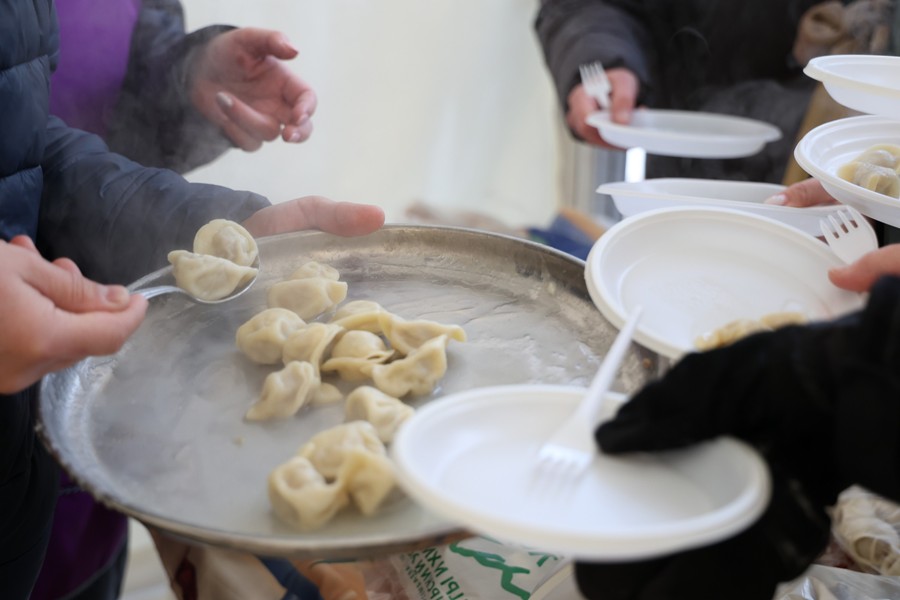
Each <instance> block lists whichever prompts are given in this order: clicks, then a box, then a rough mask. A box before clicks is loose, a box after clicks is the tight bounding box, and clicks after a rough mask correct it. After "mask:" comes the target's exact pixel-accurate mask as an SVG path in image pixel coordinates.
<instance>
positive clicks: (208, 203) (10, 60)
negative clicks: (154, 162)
mask: <svg viewBox="0 0 900 600" xmlns="http://www.w3.org/2000/svg"><path fill="white" fill-rule="evenodd" d="M57 41H58V40H57V29H56V17H55V13H54V10H53V5H52V2H51V0H0V238H2V239H4V240H8V239H10V238H12V237H13V236H15V235H17V234H26V235H29V236H30V237H32V239H35V240H36V242H37V245H38V249H39V250H40V251H41V253H42V254H43V255H44V257H46V258H47V259H55V258H58V257H63V256H66V257H69V258H71V259H72V260H74V261H75V262H76V264H78V265H79V267H81V269H82V271H83V272H84V273H85V274H86V275H87V276H89V277H92V278H94V279H97V280H100V281H104V282H118V283H128V282H130V281H133V280H135V279H137V278H138V277H140V276H142V275H144V274H146V273H148V272H150V271H152V270H155V269H157V268H159V267H161V266H163V265H164V264H165V257H166V253H167V252H168V251H169V250H171V249H173V248H187V247H190V245H191V243H192V240H193V236H194V233H195V232H196V230H197V229H198V228H199V227H200V226H202V225H203V224H204V223H206V222H208V221H210V220H211V219H213V218H217V217H221V218H228V219H233V220H236V221H242V220H244V219H245V218H247V217H248V216H249V215H251V214H252V213H253V212H255V211H256V210H258V209H259V208H261V207H263V206H266V205H267V204H268V202H267V200H266V199H265V198H262V197H260V196H258V195H255V194H252V193H249V192H236V191H232V190H229V189H226V188H221V187H217V186H210V185H201V184H191V183H188V182H186V181H185V180H184V179H183V178H181V177H180V176H178V175H177V174H175V173H173V172H171V171H165V170H159V169H148V168H144V167H141V166H140V165H138V164H137V163H134V162H132V161H130V160H128V159H126V158H124V157H122V156H119V155H116V154H112V153H110V152H109V150H108V149H107V147H106V145H105V144H104V143H103V141H102V140H100V138H98V137H95V136H93V135H89V134H86V133H83V132H80V131H77V130H73V129H69V128H68V127H66V126H65V125H64V124H63V123H62V122H61V121H59V120H58V119H54V118H52V117H48V108H47V107H48V93H49V77H50V70H51V68H52V65H53V63H54V61H55V59H56V52H57ZM2 267H3V265H0V268H2ZM0 310H4V308H3V307H2V306H0ZM0 334H2V332H0ZM33 396H34V388H32V389H31V390H27V391H26V392H23V393H21V394H17V395H14V396H0V590H2V593H3V596H4V598H7V597H8V598H13V599H15V598H19V597H25V596H23V595H22V594H19V593H18V591H19V590H21V589H22V588H15V587H13V586H14V585H26V586H27V587H25V588H24V589H25V590H26V592H24V593H25V594H27V589H28V588H29V587H30V582H31V580H32V579H33V576H34V573H35V570H36V567H37V565H38V564H39V561H40V557H41V554H42V550H41V543H42V540H41V535H42V534H43V533H44V532H45V531H46V530H47V526H48V525H49V519H50V517H51V513H52V509H53V504H54V501H55V490H56V484H57V478H58V473H57V472H56V470H55V469H54V467H53V465H52V461H50V460H49V459H48V457H47V456H46V454H45V452H44V451H43V450H42V448H41V446H40V444H39V443H37V442H36V440H35V437H34V423H33V415H32V409H33Z"/></svg>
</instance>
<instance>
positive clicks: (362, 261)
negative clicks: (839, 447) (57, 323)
mask: <svg viewBox="0 0 900 600" xmlns="http://www.w3.org/2000/svg"><path fill="white" fill-rule="evenodd" d="M259 247H260V258H261V264H262V272H261V274H260V277H259V280H258V281H257V282H256V284H255V286H254V288H253V289H251V290H250V291H249V292H248V293H246V294H245V295H243V296H242V297H240V298H238V299H236V300H234V301H233V302H229V303H226V304H223V305H218V306H202V305H197V304H193V303H191V302H190V301H189V300H187V299H185V298H183V297H181V295H171V296H168V297H160V298H156V299H154V300H153V301H151V306H150V308H149V310H148V313H147V318H146V320H145V322H144V323H143V324H142V325H141V327H140V328H139V329H138V331H137V333H136V334H135V335H134V336H133V337H132V338H131V339H130V340H129V341H128V343H127V344H126V345H125V347H124V348H123V349H122V350H121V351H120V352H119V353H118V354H116V355H114V356H111V357H99V358H90V359H87V360H85V361H82V362H80V363H78V364H77V365H75V366H74V367H72V368H69V369H67V370H65V371H61V372H59V373H56V374H53V375H50V376H49V377H47V378H45V380H44V382H43V384H42V388H41V395H40V422H39V426H38V431H39V433H40V435H41V436H42V438H43V440H44V442H45V443H46V444H47V446H48V447H49V448H50V449H51V451H52V452H53V454H54V455H55V456H56V457H57V458H58V460H59V461H60V463H61V464H62V465H63V466H64V467H65V468H66V469H67V470H69V471H70V472H71V473H72V474H73V476H74V477H75V478H76V479H77V480H78V482H79V483H80V484H81V485H82V486H83V487H84V488H85V489H87V490H88V491H90V492H91V493H93V494H94V495H95V496H96V497H97V498H98V499H99V500H100V501H102V502H104V503H105V504H107V505H108V506H111V507H113V508H115V509H118V510H120V511H122V512H124V513H126V514H128V515H130V516H132V517H135V518H137V519H139V520H141V521H143V522H145V523H146V524H148V525H151V526H155V527H158V528H160V529H162V530H164V531H166V532H169V533H171V534H174V535H176V536H180V537H183V538H186V539H189V540H195V541H200V542H205V543H210V544H215V545H220V546H224V547H229V548H237V549H242V550H246V551H249V552H253V553H256V554H265V555H279V556H319V557H324V558H354V557H369V556H375V555H378V554H384V553H388V552H397V551H402V550H410V549H414V548H420V547H424V546H428V545H433V544H438V543H441V542H442V541H445V540H447V539H451V538H453V537H458V536H459V535H461V534H463V532H462V531H461V529H460V528H459V527H458V526H457V525H456V524H454V523H450V522H447V521H445V520H442V519H441V518H438V517H437V516H434V515H432V514H431V513H429V512H427V511H426V510H424V509H422V508H421V507H419V506H418V505H416V504H415V503H414V502H413V501H412V500H410V499H408V498H401V499H399V500H397V501H395V502H393V503H392V504H390V505H388V506H387V507H385V509H384V510H383V511H382V512H381V513H379V514H378V515H376V516H374V517H370V518H365V517H362V516H359V515H356V514H353V513H352V512H345V513H342V514H340V515H339V516H338V517H337V518H336V519H335V520H334V521H333V522H332V523H330V524H329V525H327V526H326V527H324V528H322V529H319V530H316V531H312V532H298V531H294V530H292V529H291V528H290V527H288V526H286V525H284V524H283V523H281V522H279V521H278V519H277V518H276V517H275V516H274V514H273V513H272V511H271V508H270V505H269V501H268V498H267V494H266V477H267V475H268V473H269V471H270V470H271V469H272V468H274V467H275V466H276V465H278V464H280V463H282V462H284V461H285V460H287V459H288V458H289V457H290V456H292V455H293V454H294V453H295V452H296V450H297V449H298V448H299V447H300V445H302V444H303V443H304V442H305V441H306V440H307V439H308V438H309V437H310V436H311V435H312V434H314V433H315V432H317V431H320V430H322V429H324V428H326V427H331V426H333V425H336V424H337V423H339V422H341V421H342V411H343V407H342V406H332V407H316V408H311V409H308V410H304V411H302V412H301V413H300V414H298V416H296V417H295V418H291V419H287V420H284V421H279V422H273V423H264V424H260V423H250V422H245V421H244V420H243V418H242V417H243V414H244V412H245V411H246V409H247V407H248V406H249V405H250V404H251V403H252V402H253V401H254V400H255V398H256V396H257V394H258V392H259V390H260V389H261V386H262V381H263V378H264V377H265V375H267V374H268V373H270V372H272V371H273V370H275V369H276V367H274V366H260V365H255V364H253V363H251V362H250V361H249V360H248V359H246V357H244V356H243V355H242V354H240V353H239V352H238V350H237V349H236V347H235V344H234V336H235V331H236V330H237V328H238V326H239V325H240V324H241V323H243V322H244V321H245V320H247V319H249V318H250V317H251V316H253V315H254V314H256V313H257V312H259V311H260V310H262V309H264V308H265V293H266V289H267V288H268V287H269V286H270V285H271V284H273V283H275V282H277V281H279V280H281V279H282V278H283V277H285V276H287V275H288V274H289V273H290V272H291V271H293V270H294V269H295V268H296V267H298V266H299V265H301V264H302V263H304V262H306V261H307V260H317V261H319V262H322V263H326V264H329V265H331V266H333V267H335V268H337V269H338V270H339V271H340V273H341V279H342V280H343V281H347V282H348V284H349V293H348V300H354V299H371V300H375V301H377V302H379V303H381V305H382V306H384V307H385V308H386V309H388V310H390V311H391V312H393V313H395V314H398V315H400V316H403V317H406V318H427V319H432V320H436V321H440V322H443V323H455V324H459V325H462V326H463V327H464V328H465V330H466V332H467V334H468V337H469V340H468V341H467V342H465V343H459V342H451V344H450V346H449V348H448V364H449V367H448V372H447V375H446V377H445V378H444V379H443V380H442V382H441V384H440V386H439V387H438V388H437V389H436V390H435V392H434V393H433V394H432V395H431V396H429V397H427V398H419V399H416V400H414V401H413V402H412V403H413V404H414V405H420V404H422V403H424V402H432V401H439V398H440V397H441V395H443V394H446V393H451V392H457V391H461V390H465V389H469V388H473V387H477V386H486V385H498V384H509V383H525V382H533V383H565V384H575V385H585V386H586V385H587V384H588V382H589V381H590V378H591V376H592V375H593V373H594V371H595V370H596V369H597V367H598V365H599V361H600V359H601V358H602V357H603V355H604V352H605V350H606V349H607V348H608V347H609V345H610V344H611V343H612V340H613V338H614V337H615V334H616V330H615V328H614V327H613V326H612V325H610V324H609V323H608V322H607V321H606V320H605V319H604V318H603V317H602V316H601V314H600V312H599V311H598V310H597V309H596V307H595V306H594V304H593V303H592V302H591V300H590V297H589V295H588V292H587V289H586V286H585V282H584V263H583V262H582V261H580V260H578V259H576V258H573V257H571V256H569V255H567V254H563V253H561V252H558V251H555V250H553V249H551V248H548V247H545V246H541V245H539V244H535V243H532V242H529V241H526V240H521V239H517V238H514V237H508V236H502V235H497V234H491V233H486V232H479V231H474V230H468V229H460V228H445V227H430V226H402V225H396V226H386V227H385V228H383V229H382V230H380V231H378V232H376V233H374V234H372V235H368V236H365V237H359V238H341V237H336V236H332V235H328V234H324V233H320V232H303V233H296V234H287V235H281V236H275V237H271V238H264V239H261V240H259ZM170 281H171V271H170V269H162V270H160V271H158V272H155V273H153V274H151V275H149V276H147V277H145V278H143V279H142V280H140V281H138V282H136V283H135V284H134V285H132V288H137V287H145V286H148V285H156V284H162V283H169V282H170ZM326 317H327V315H326ZM659 368H660V365H659V361H658V359H657V356H656V355H655V354H653V353H651V352H650V351H648V350H645V349H642V348H640V347H638V346H633V347H632V349H631V350H630V354H629V356H628V357H627V359H626V361H625V363H624V366H623V369H622V372H621V375H620V379H619V381H618V382H617V386H618V389H619V390H620V391H626V392H628V391H632V390H634V389H636V388H637V387H638V386H639V385H640V384H641V383H643V382H644V381H646V379H647V378H648V377H649V376H651V375H654V374H656V373H657V371H658V369H659Z"/></svg>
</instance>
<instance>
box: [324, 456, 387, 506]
mask: <svg viewBox="0 0 900 600" xmlns="http://www.w3.org/2000/svg"><path fill="white" fill-rule="evenodd" d="M396 482H397V477H396V475H395V474H394V465H393V463H392V462H391V461H390V459H389V458H388V457H386V456H384V455H382V454H374V453H372V452H366V451H365V450H361V449H360V448H352V449H351V450H349V451H348V452H347V453H346V455H345V457H344V462H343V464H342V465H341V469H340V472H339V473H338V476H337V481H336V483H337V485H339V486H340V487H341V488H342V489H343V490H344V491H345V492H346V493H347V494H348V495H349V496H350V499H351V500H352V501H353V504H354V505H356V508H358V509H359V512H361V513H362V514H364V515H366V516H370V515H373V514H375V513H376V512H377V511H378V509H379V508H380V507H381V506H382V504H384V502H385V500H387V499H388V498H389V497H390V495H391V492H393V491H394V489H395V488H396Z"/></svg>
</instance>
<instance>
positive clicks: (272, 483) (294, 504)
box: [268, 456, 349, 530]
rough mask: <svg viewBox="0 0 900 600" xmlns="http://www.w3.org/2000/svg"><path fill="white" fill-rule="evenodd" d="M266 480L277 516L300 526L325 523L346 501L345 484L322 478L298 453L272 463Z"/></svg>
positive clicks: (308, 526)
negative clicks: (280, 461) (276, 464)
mask: <svg viewBox="0 0 900 600" xmlns="http://www.w3.org/2000/svg"><path fill="white" fill-rule="evenodd" d="M268 484H269V485H268V491H269V502H270V503H271V504H272V508H273V509H274V511H275V514H276V515H277V516H278V518H280V519H281V520H283V521H285V522H286V523H289V524H290V525H293V526H295V527H298V528H300V529H304V530H310V529H316V528H318V527H321V526H322V525H325V524H326V523H328V521H330V520H331V519H332V518H333V517H334V515H335V514H337V512H338V511H339V510H341V509H342V508H343V507H345V506H347V504H348V501H349V499H348V494H347V490H346V486H344V485H342V484H338V483H333V484H330V483H328V482H326V481H325V478H324V477H322V474H321V473H319V472H318V471H317V470H316V469H315V467H313V465H312V463H310V462H309V461H308V460H307V459H305V458H303V457H301V456H295V457H293V458H291V459H290V460H289V461H287V462H285V463H284V464H281V465H279V466H277V467H275V469H274V470H273V471H272V472H271V473H270V474H269V478H268Z"/></svg>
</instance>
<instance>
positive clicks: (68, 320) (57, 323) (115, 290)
mask: <svg viewBox="0 0 900 600" xmlns="http://www.w3.org/2000/svg"><path fill="white" fill-rule="evenodd" d="M0 265H2V267H0V307H2V310H0V331H2V332H3V335H0V393H4V394H9V393H14V392H17V391H20V390H23V389H25V388H26V387H28V386H29V385H31V384H32V383H34V382H36V381H37V380H39V379H40V378H41V377H43V376H44V375H46V374H47V373H50V372H52V371H56V370H59V369H63V368H65V367H68V366H69V365H71V364H73V363H75V362H77V361H79V360H81V359H83V358H85V357H87V356H93V355H105V354H112V353H114V352H116V351H117V350H118V349H119V348H121V347H122V344H124V343H125V340H126V339H127V338H128V336H130V335H131V334H132V333H133V332H134V330H135V329H137V327H138V325H140V323H141V321H142V320H143V318H144V313H145V312H146V310H147V301H146V300H144V299H143V298H142V297H141V296H139V295H135V296H130V295H129V294H128V291H127V290H126V289H125V288H123V287H121V286H105V285H100V284H98V283H94V282H93V281H90V280H88V279H85V278H84V277H82V276H81V273H80V272H79V270H78V267H76V266H75V263H73V262H72V261H70V260H68V259H59V260H57V261H54V262H52V263H50V262H48V261H46V260H44V259H43V258H42V257H41V255H40V254H38V252H37V250H36V249H35V247H34V244H33V243H32V242H31V240H30V239H29V238H28V237H26V236H17V237H15V238H13V239H12V240H11V241H10V242H8V243H7V242H3V241H0Z"/></svg>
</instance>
